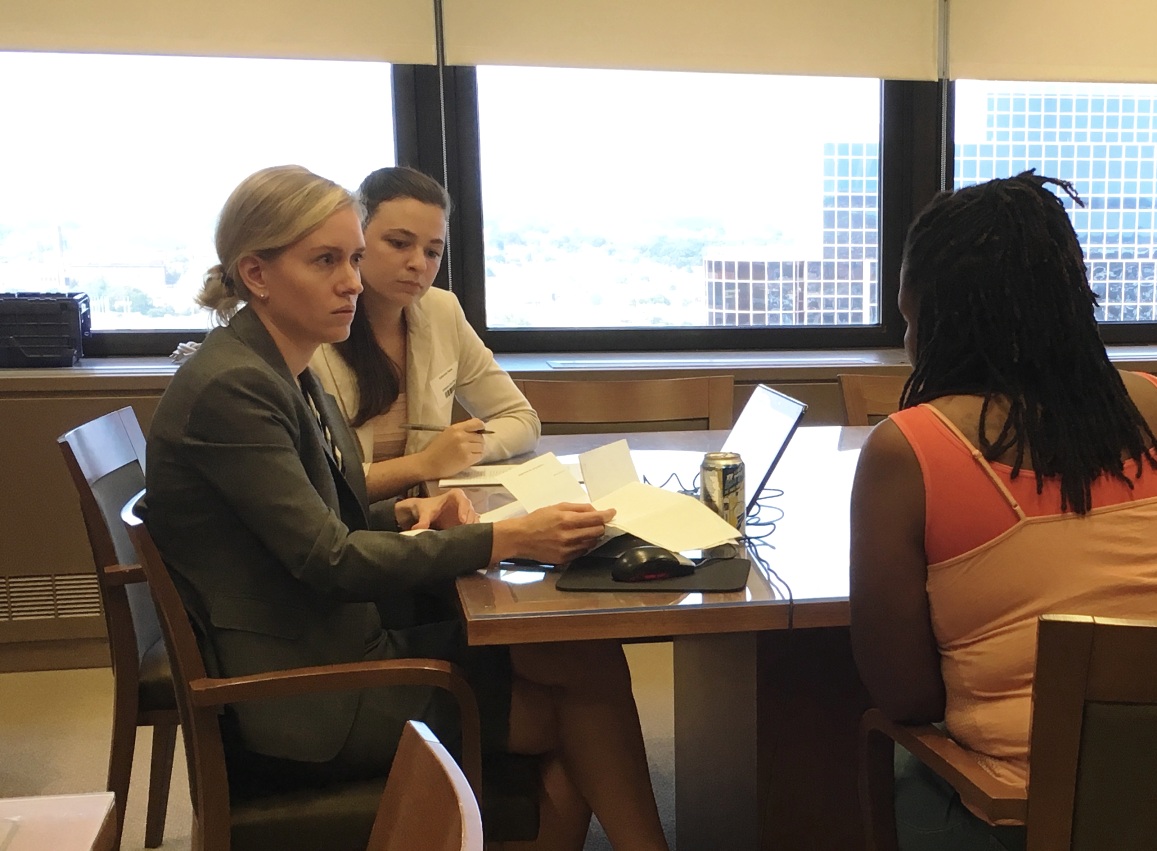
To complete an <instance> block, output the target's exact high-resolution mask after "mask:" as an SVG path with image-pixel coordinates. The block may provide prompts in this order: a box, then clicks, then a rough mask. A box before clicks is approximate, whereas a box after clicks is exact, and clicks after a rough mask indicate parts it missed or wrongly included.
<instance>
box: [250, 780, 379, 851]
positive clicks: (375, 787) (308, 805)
mask: <svg viewBox="0 0 1157 851" xmlns="http://www.w3.org/2000/svg"><path fill="white" fill-rule="evenodd" d="M385 785H386V781H385V779H384V778H380V779H374V780H362V781H356V782H350V783H335V784H333V785H331V786H327V787H325V788H324V789H308V790H296V791H291V792H279V793H277V794H272V795H264V796H262V797H259V798H250V799H247V800H234V801H232V802H231V809H232V815H233V826H232V843H233V846H232V847H233V851H269V850H270V849H274V848H276V849H278V851H298V849H301V851H317V849H321V848H324V849H326V851H347V849H348V851H365V847H366V843H368V842H369V839H370V830H371V829H372V828H373V824H374V816H375V815H376V814H377V811H378V804H379V802H380V801H381V798H382V790H383V789H384V788H385Z"/></svg>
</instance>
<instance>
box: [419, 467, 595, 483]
mask: <svg viewBox="0 0 1157 851" xmlns="http://www.w3.org/2000/svg"><path fill="white" fill-rule="evenodd" d="M521 466H522V465H521V464H478V465H476V466H474V467H467V468H466V469H465V470H463V471H462V472H461V473H458V474H457V475H454V476H447V477H446V478H444V479H439V480H438V487H441V488H484V487H494V488H500V487H502V476H503V475H504V474H506V473H508V472H510V471H511V470H513V469H515V468H516V467H521ZM563 466H564V467H566V468H567V469H568V470H570V472H571V475H572V476H574V477H575V481H580V482H581V481H582V472H581V470H580V469H579V465H578V464H564V465H563Z"/></svg>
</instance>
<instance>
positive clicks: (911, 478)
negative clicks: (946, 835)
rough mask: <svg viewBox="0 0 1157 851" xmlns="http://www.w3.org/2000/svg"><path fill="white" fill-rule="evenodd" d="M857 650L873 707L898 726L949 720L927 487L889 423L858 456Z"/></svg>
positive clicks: (854, 645)
mask: <svg viewBox="0 0 1157 851" xmlns="http://www.w3.org/2000/svg"><path fill="white" fill-rule="evenodd" d="M851 544H852V546H851V612H852V649H853V651H854V653H855V657H856V664H857V666H858V667H859V670H860V677H861V678H862V679H863V681H864V684H865V685H866V686H867V688H868V692H869V693H870V694H871V696H872V699H873V701H875V703H876V705H877V706H878V707H879V708H880V709H881V710H882V711H883V712H884V714H885V715H887V716H888V717H889V718H891V719H893V720H896V721H909V722H929V721H939V720H941V719H942V718H943V717H944V681H943V679H942V678H941V675H940V653H939V651H938V649H937V646H936V638H935V636H934V635H933V632H932V623H931V619H930V616H929V609H928V593H927V591H926V590H925V583H926V581H927V575H928V566H927V561H926V559H925V555H924V481H923V477H922V475H921V472H920V464H919V462H918V461H917V459H916V455H915V453H914V452H913V451H912V447H911V446H910V445H909V444H908V441H907V440H906V439H905V438H904V435H903V434H902V433H901V431H900V429H899V428H897V427H896V426H895V425H894V424H893V423H892V422H891V421H885V422H883V423H881V424H880V425H879V426H877V427H876V428H875V429H874V430H873V431H872V433H871V435H870V436H869V437H868V440H867V442H866V443H865V444H864V448H863V450H862V451H861V452H860V461H859V465H858V466H857V468H856V478H855V484H854V485H853V486H852V529H851Z"/></svg>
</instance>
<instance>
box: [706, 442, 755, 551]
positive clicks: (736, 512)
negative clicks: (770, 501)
mask: <svg viewBox="0 0 1157 851" xmlns="http://www.w3.org/2000/svg"><path fill="white" fill-rule="evenodd" d="M699 501H700V502H702V503H703V504H705V505H706V506H707V507H708V508H710V509H711V510H712V511H714V512H715V513H716V514H718V515H719V516H720V517H722V518H723V519H724V520H726V521H727V522H728V523H730V524H731V525H732V526H734V527H735V528H736V529H738V530H739V531H740V532H743V527H744V523H745V521H746V519H747V517H746V515H747V498H746V496H745V495H744V487H743V459H742V458H740V457H739V453H738V452H708V453H707V454H706V455H704V456H703V464H702V465H700V467H699Z"/></svg>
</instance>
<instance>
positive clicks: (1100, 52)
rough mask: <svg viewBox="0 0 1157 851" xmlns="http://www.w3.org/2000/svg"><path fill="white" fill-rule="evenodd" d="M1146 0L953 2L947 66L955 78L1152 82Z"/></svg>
mask: <svg viewBox="0 0 1157 851" xmlns="http://www.w3.org/2000/svg"><path fill="white" fill-rule="evenodd" d="M1155 31H1157V3H1154V2H1153V0H1106V2H1101V3H1089V2H1088V0H1049V2H1047V3H1045V2H1042V0H957V2H951V3H950V4H949V12H948V68H949V74H950V76H951V77H952V78H953V79H958V80H966V79H967V80H1046V81H1047V80H1051V81H1058V82H1136V83H1146V82H1157V50H1155V49H1154V32H1155Z"/></svg>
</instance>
